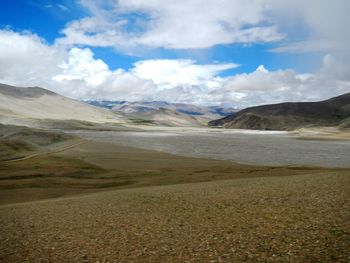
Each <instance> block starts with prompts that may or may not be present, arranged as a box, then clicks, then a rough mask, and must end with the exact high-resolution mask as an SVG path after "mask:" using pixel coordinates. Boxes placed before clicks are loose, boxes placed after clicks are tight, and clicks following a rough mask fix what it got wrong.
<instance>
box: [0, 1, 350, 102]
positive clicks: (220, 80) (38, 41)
mask: <svg viewBox="0 0 350 263" xmlns="http://www.w3.org/2000/svg"><path fill="white" fill-rule="evenodd" d="M349 10H350V1H348V0H318V1H314V0H283V1H281V0H251V1H246V0H205V1H204V0H177V1H170V0H169V1H168V0H76V1H75V0H1V1H0V83H5V84H10V85H17V86H24V87H28V86H40V87H43V88H46V89H49V90H52V91H54V92H57V93H59V94H62V95H64V96H68V97H71V98H75V99H98V100H103V99H105V100H128V101H152V100H161V101H168V102H183V103H192V104H197V105H221V106H227V107H239V108H243V107H247V106H252V105H260V104H266V103H277V102H284V101H315V100H321V99H326V98H330V97H333V96H337V95H340V94H343V93H346V92H350V33H349V30H348V25H349V24H350V16H348V11H349Z"/></svg>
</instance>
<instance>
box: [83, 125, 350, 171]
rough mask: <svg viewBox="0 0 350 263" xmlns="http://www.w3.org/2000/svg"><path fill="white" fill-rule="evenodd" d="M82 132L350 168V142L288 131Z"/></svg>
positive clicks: (199, 151) (153, 145) (194, 151)
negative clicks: (310, 137) (302, 137)
mask: <svg viewBox="0 0 350 263" xmlns="http://www.w3.org/2000/svg"><path fill="white" fill-rule="evenodd" d="M79 135H80V136H82V137H85V138H89V139H94V140H97V141H102V142H109V143H114V144H117V145H124V146H132V147H139V148H144V149H152V150H158V151H164V152H169V153H175V154H179V155H184V156H195V157H206V158H215V159H223V160H232V161H235V162H239V163H247V164H258V165H309V166H310V165H311V166H326V167H350V141H316V140H300V139H297V138H296V137H294V136H292V135H291V134H289V133H287V132H265V131H251V130H221V129H195V128H162V129H154V130H151V129H150V130H147V131H142V132H109V131H108V132H95V131H94V132H89V131H82V132H79Z"/></svg>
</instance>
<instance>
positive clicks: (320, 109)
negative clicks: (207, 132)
mask: <svg viewBox="0 0 350 263" xmlns="http://www.w3.org/2000/svg"><path fill="white" fill-rule="evenodd" d="M208 124H209V126H222V127H224V128H238V129H263V130H292V129H297V128H303V127H313V126H341V127H350V93H347V94H344V95H341V96H338V97H335V98H331V99H329V100H325V101H318V102H287V103H279V104H271V105H262V106H256V107H250V108H246V109H244V110H241V111H239V112H237V113H234V114H231V115H229V116H227V117H224V118H221V119H218V120H213V121H210V122H209V123H208Z"/></svg>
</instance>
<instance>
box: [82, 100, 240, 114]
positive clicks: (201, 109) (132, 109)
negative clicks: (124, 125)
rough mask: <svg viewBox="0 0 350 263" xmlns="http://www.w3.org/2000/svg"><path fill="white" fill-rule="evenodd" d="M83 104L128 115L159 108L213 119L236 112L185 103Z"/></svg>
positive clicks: (109, 102) (99, 102)
mask: <svg viewBox="0 0 350 263" xmlns="http://www.w3.org/2000/svg"><path fill="white" fill-rule="evenodd" d="M85 102H87V103H89V104H91V105H95V106H99V107H103V108H108V109H113V111H115V112H119V113H124V114H130V113H141V112H151V111H157V110H159V109H161V108H163V109H169V110H173V111H177V112H180V113H183V114H185V115H189V116H204V117H205V116H206V117H208V118H211V119H214V118H219V117H223V116H227V115H229V114H231V113H233V112H235V111H236V110H235V109H234V108H224V107H219V106H209V107H206V106H196V105H192V104H186V103H169V102H166V101H136V102H128V101H109V100H100V101H98V100H86V101H85Z"/></svg>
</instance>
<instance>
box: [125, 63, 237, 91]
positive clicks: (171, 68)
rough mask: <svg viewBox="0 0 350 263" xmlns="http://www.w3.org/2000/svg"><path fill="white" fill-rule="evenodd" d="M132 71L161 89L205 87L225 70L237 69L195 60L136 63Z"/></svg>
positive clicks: (231, 65) (232, 65) (233, 66)
mask: <svg viewBox="0 0 350 263" xmlns="http://www.w3.org/2000/svg"><path fill="white" fill-rule="evenodd" d="M134 66H135V67H134V68H133V69H132V70H131V72H132V73H133V74H135V75H136V76H138V77H139V78H142V79H151V80H152V81H153V82H154V83H155V84H156V85H158V87H160V88H161V89H167V88H172V87H174V86H180V85H188V86H192V85H205V84H207V83H208V82H209V81H215V79H217V77H216V75H217V74H218V73H219V72H220V71H223V70H227V69H232V68H236V67H238V66H239V65H237V64H233V63H227V64H211V65H198V64H196V63H195V61H193V60H185V59H177V60H171V59H156V60H144V61H139V62H136V63H135V65H134Z"/></svg>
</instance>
